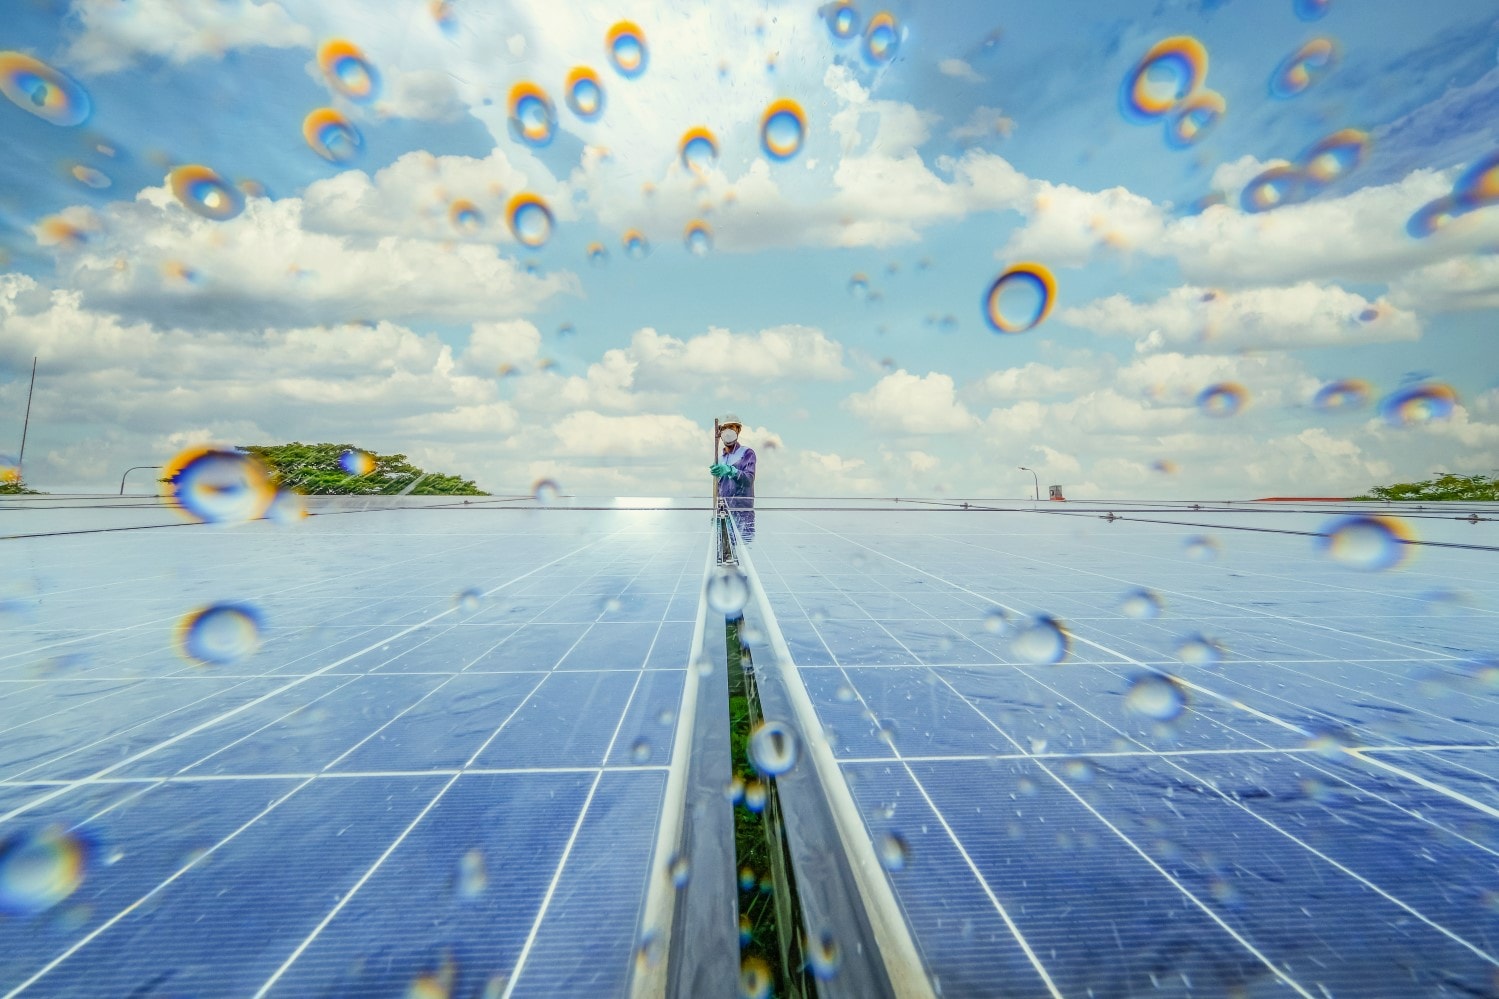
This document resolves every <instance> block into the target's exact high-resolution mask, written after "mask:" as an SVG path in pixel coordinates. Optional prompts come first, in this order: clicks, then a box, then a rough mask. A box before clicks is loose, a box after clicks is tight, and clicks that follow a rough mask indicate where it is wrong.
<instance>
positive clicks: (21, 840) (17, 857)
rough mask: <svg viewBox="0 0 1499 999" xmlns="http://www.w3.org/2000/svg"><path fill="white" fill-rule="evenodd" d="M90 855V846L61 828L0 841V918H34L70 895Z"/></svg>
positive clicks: (84, 872)
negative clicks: (9, 916)
mask: <svg viewBox="0 0 1499 999" xmlns="http://www.w3.org/2000/svg"><path fill="white" fill-rule="evenodd" d="M93 852H94V851H93V848H92V844H91V843H89V842H88V841H87V840H85V839H83V838H82V837H80V836H78V835H76V834H74V833H71V832H69V831H67V830H65V829H63V828H62V827H60V826H51V827H48V828H46V829H41V830H37V831H35V832H17V833H12V834H11V835H9V836H6V837H5V838H4V839H0V914H4V915H11V916H34V915H36V914H37V913H40V912H45V911H46V910H48V909H50V908H52V907H53V906H54V905H56V904H57V903H59V902H61V901H62V900H63V899H65V898H67V897H68V896H69V895H72V894H73V892H75V891H77V890H78V886H79V885H81V884H83V879H84V877H85V876H86V875H87V874H88V867H89V863H90V862H91V860H92V859H93Z"/></svg>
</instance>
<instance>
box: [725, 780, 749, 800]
mask: <svg viewBox="0 0 1499 999" xmlns="http://www.w3.org/2000/svg"><path fill="white" fill-rule="evenodd" d="M723 796H724V798H725V799H727V801H728V802H729V804H731V805H737V804H739V803H740V802H741V801H743V800H744V778H743V777H734V778H732V779H731V780H728V781H726V782H725V783H724V786H723Z"/></svg>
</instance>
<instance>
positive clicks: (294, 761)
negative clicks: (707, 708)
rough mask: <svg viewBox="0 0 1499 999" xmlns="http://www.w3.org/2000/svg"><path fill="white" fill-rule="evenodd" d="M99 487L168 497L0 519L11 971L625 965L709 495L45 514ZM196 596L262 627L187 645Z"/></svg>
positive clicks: (512, 975)
mask: <svg viewBox="0 0 1499 999" xmlns="http://www.w3.org/2000/svg"><path fill="white" fill-rule="evenodd" d="M324 512H328V511H326V510H325V511H324ZM111 514H115V515H117V516H118V517H119V518H122V519H123V520H124V522H125V523H126V524H129V523H135V524H137V525H139V523H140V522H142V521H146V522H155V523H160V524H163V525H171V524H173V521H171V520H170V518H169V517H163V515H162V511H160V510H156V511H150V510H145V511H142V510H126V511H104V515H103V516H102V517H100V516H98V512H97V511H92V510H90V511H77V512H74V513H73V514H72V515H71V516H70V515H69V513H68V512H67V511H62V510H56V509H54V510H51V511H45V512H42V513H39V514H38V517H37V519H36V520H35V521H26V520H25V518H22V519H21V521H19V522H18V521H17V520H16V519H12V520H11V521H9V522H8V526H10V527H15V528H17V529H15V530H11V531H10V532H9V533H10V534H12V535H13V537H12V538H11V540H9V541H6V542H5V545H6V552H7V556H8V564H9V565H11V566H20V567H22V569H23V572H24V573H25V574H26V575H27V577H28V578H29V579H30V580H31V583H30V584H29V585H30V591H29V593H27V594H23V597H25V599H22V600H18V601H15V602H13V604H12V605H8V606H7V610H8V611H9V612H11V613H12V614H13V616H14V617H15V619H16V620H15V621H13V622H12V623H13V624H14V625H15V627H12V628H11V629H10V631H9V633H8V637H9V639H10V641H9V643H8V649H7V651H6V654H5V655H4V656H3V658H0V687H3V690H4V693H3V696H0V702H3V703H4V704H5V705H6V711H5V714H4V716H3V719H0V838H4V840H5V842H6V844H7V848H9V849H17V848H19V847H22V846H26V847H30V848H33V849H34V850H40V851H41V852H40V853H38V854H37V856H41V857H43V868H42V869H41V872H42V875H43V877H42V878H41V880H36V879H35V878H32V879H31V880H28V878H27V871H26V870H24V869H22V868H21V867H20V866H18V865H14V864H12V865H11V866H8V867H7V868H6V869H5V873H6V875H7V877H8V880H7V883H6V884H4V885H0V888H3V891H4V894H3V896H0V898H3V900H4V901H5V902H6V903H7V905H8V906H9V907H10V909H11V910H12V911H9V912H8V913H7V914H6V915H0V921H4V923H5V924H6V932H5V933H3V934H0V992H3V993H4V994H10V993H11V992H12V991H15V992H17V993H20V992H24V993H26V994H37V995H49V996H66V995H80V996H82V995H89V996H98V995H127V994H136V995H237V996H246V995H258V994H276V995H317V996H329V995H349V996H354V995H358V996H370V995H406V994H408V991H409V990H415V991H412V993H411V994H418V993H419V992H420V990H421V989H422V988H428V989H433V990H440V991H436V992H432V993H422V994H443V995H449V994H451V995H479V994H485V995H490V994H493V995H501V994H504V995H512V994H513V995H554V994H575V995H599V994H614V993H618V992H620V991H622V990H623V989H625V988H626V987H627V983H628V980H629V976H630V974H631V969H632V967H633V955H634V952H635V950H636V947H637V943H638V937H639V932H640V931H639V926H640V921H641V910H642V907H643V905H644V899H645V893H646V887H647V880H648V879H647V872H648V871H649V869H650V860H651V854H652V851H653V849H654V848H655V843H656V840H657V832H658V826H659V823H660V811H661V807H662V803H663V795H664V789H665V782H666V770H665V768H666V764H667V762H668V761H669V759H670V757H671V754H672V750H673V738H674V733H675V731H676V727H677V721H678V712H679V707H680V700H681V695H682V688H683V679H684V677H685V675H686V672H687V671H686V666H687V657H688V653H689V643H690V639H691V634H692V628H693V625H694V623H695V617H696V611H697V608H698V606H699V603H700V600H699V596H700V579H701V573H702V568H703V559H704V555H705V552H706V546H707V539H706V536H705V534H704V532H703V531H702V526H703V523H704V521H703V519H702V518H703V515H702V514H701V513H697V512H690V513H674V514H661V513H657V514H643V513H630V512H607V511H599V512H593V511H566V512H562V513H559V512H556V511H538V510H528V511H502V512H485V513H477V514H473V513H464V512H452V511H449V512H439V511H424V510H421V509H389V510H369V511H365V512H355V513H350V514H349V515H347V516H318V517H314V518H312V519H310V520H308V521H307V522H305V523H303V524H301V525H298V526H296V527H295V528H294V529H287V528H278V527H276V526H273V525H271V524H268V523H256V524H250V525H246V526H243V527H239V528H235V529H232V530H220V529H214V528H210V527H177V526H170V527H169V526H163V527H161V529H136V530H125V531H117V532H114V531H112V532H108V533H99V532H95V533H79V534H74V533H59V532H60V531H72V530H75V529H76V530H81V531H87V530H89V529H90V528H91V527H93V528H97V527H99V526H123V525H111V524H108V523H107V522H108V520H109V517H110V515H111ZM476 517H477V518H478V519H476ZM30 528H36V529H35V530H33V529H30ZM28 534H31V535H42V536H34V537H15V535H28ZM679 596H681V597H684V599H682V600H678V597H679ZM213 600H233V601H236V602H238V603H239V604H241V605H244V606H248V607H251V608H253V610H254V613H255V614H256V615H257V616H258V617H259V619H260V621H261V630H260V635H259V639H260V642H259V647H258V649H256V650H255V651H253V653H252V654H248V655H244V656H243V657H241V658H237V659H236V660H235V661H232V662H229V661H225V662H215V663H204V662H201V661H193V660H192V659H191V658H189V657H186V656H184V655H183V654H182V650H181V648H180V647H179V645H180V636H179V635H178V633H177V629H178V622H179V620H180V619H182V618H183V616H184V615H187V614H189V613H190V612H192V611H194V610H196V609H198V608H199V607H201V606H203V605H204V604H205V603H209V602H211V601H213ZM11 859H14V855H13V856H12V858H11ZM75 860H76V861H77V863H78V865H79V872H80V877H81V880H74V878H73V875H72V874H70V867H69V865H70V864H72V863H73V862H74V861H75ZM36 870H37V869H35V868H34V869H33V873H35V871H36ZM49 893H51V894H49ZM57 894H60V895H61V896H62V897H53V895H57ZM23 909H24V910H25V911H22V910H23ZM486 989H488V990H490V991H489V992H486V991H485V990H486Z"/></svg>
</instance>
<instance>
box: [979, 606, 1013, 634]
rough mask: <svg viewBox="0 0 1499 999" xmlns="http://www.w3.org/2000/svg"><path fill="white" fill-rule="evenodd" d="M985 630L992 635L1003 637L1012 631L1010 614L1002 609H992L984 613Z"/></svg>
mask: <svg viewBox="0 0 1499 999" xmlns="http://www.w3.org/2000/svg"><path fill="white" fill-rule="evenodd" d="M983 627H984V630H985V631H987V632H988V633H989V634H991V635H1003V634H1005V633H1006V632H1007V631H1009V630H1010V613H1009V611H1006V610H1005V609H1003V608H1001V607H991V608H989V609H988V610H986V611H985V612H984V621H983Z"/></svg>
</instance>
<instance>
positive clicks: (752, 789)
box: [744, 780, 766, 812]
mask: <svg viewBox="0 0 1499 999" xmlns="http://www.w3.org/2000/svg"><path fill="white" fill-rule="evenodd" d="M765 795H766V789H765V785H764V784H762V783H760V782H759V781H757V780H752V781H750V782H749V783H748V784H745V785H744V807H745V808H748V809H749V810H750V811H752V812H763V811H765Z"/></svg>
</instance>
